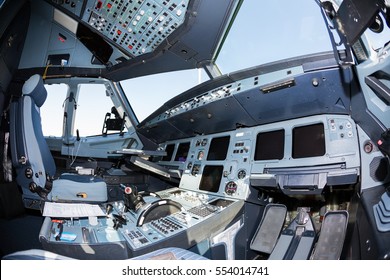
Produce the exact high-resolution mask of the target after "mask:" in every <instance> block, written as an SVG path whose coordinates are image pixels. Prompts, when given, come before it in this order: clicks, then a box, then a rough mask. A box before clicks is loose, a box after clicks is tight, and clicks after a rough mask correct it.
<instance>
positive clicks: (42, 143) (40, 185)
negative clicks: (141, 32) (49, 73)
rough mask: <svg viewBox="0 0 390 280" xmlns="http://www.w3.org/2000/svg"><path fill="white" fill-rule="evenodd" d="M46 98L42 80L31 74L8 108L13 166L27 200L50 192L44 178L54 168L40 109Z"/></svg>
mask: <svg viewBox="0 0 390 280" xmlns="http://www.w3.org/2000/svg"><path fill="white" fill-rule="evenodd" d="M46 97H47V91H46V89H45V87H44V84H43V80H42V77H41V76H40V75H33V76H32V77H30V78H29V79H28V80H27V81H26V82H25V83H24V85H23V88H22V96H21V97H20V98H19V99H18V100H16V101H14V102H13V103H12V104H11V107H10V140H11V156H12V163H13V165H14V167H15V169H16V173H17V177H16V180H17V182H18V184H19V185H20V186H21V187H22V190H23V195H24V197H27V198H31V199H34V198H39V197H43V198H45V197H46V195H47V193H48V192H49V191H50V187H49V184H48V181H49V180H47V178H51V177H53V176H54V175H55V172H56V167H55V163H54V159H53V157H52V155H51V152H50V149H49V147H48V145H47V143H46V140H45V137H44V136H43V132H42V125H41V116H40V107H41V106H42V105H43V103H44V102H45V100H46Z"/></svg>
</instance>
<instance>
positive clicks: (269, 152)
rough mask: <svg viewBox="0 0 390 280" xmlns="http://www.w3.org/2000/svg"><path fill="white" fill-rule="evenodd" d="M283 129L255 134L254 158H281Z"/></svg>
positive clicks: (282, 154) (282, 152) (282, 153)
mask: <svg viewBox="0 0 390 280" xmlns="http://www.w3.org/2000/svg"><path fill="white" fill-rule="evenodd" d="M284 138H285V137H284V129H280V130H275V131H268V132H261V133H259V134H257V138H256V150H255V160H270V159H283V157H284Z"/></svg>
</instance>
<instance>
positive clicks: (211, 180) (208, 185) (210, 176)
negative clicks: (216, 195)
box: [199, 165, 223, 192]
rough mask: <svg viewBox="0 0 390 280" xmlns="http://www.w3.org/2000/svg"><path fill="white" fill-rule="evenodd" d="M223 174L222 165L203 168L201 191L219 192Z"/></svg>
mask: <svg viewBox="0 0 390 280" xmlns="http://www.w3.org/2000/svg"><path fill="white" fill-rule="evenodd" d="M222 173H223V166H222V165H206V166H205V167H204V168H203V173H202V179H201V180H200V185H199V190H201V191H208V192H218V190H219V184H220V183H221V179H222Z"/></svg>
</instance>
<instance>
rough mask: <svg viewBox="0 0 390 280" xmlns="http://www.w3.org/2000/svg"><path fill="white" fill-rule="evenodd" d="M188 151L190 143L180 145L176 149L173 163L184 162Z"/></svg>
mask: <svg viewBox="0 0 390 280" xmlns="http://www.w3.org/2000/svg"><path fill="white" fill-rule="evenodd" d="M189 149H190V142H185V143H180V144H179V147H178V148H177V152H176V156H175V161H180V162H185V161H186V160H187V156H188V150H189Z"/></svg>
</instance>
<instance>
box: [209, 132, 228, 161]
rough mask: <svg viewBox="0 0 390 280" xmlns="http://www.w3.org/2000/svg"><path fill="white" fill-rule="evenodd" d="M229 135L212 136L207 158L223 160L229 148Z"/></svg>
mask: <svg viewBox="0 0 390 280" xmlns="http://www.w3.org/2000/svg"><path fill="white" fill-rule="evenodd" d="M229 142H230V136H223V137H217V138H213V139H212V140H211V143H210V149H209V153H208V155H207V160H225V159H226V155H227V151H228V148H229Z"/></svg>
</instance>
